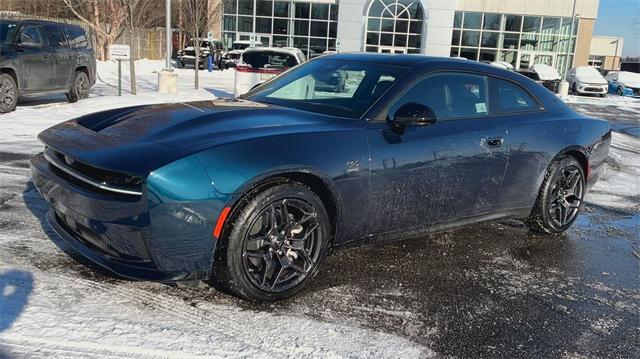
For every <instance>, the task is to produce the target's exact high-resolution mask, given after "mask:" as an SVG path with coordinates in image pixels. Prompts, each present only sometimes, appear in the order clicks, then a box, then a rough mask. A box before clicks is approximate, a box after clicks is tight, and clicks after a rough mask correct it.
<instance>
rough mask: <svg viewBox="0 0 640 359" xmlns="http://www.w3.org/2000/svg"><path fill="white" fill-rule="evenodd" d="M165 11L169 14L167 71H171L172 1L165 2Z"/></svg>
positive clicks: (166, 0)
mask: <svg viewBox="0 0 640 359" xmlns="http://www.w3.org/2000/svg"><path fill="white" fill-rule="evenodd" d="M165 11H166V13H167V16H166V19H165V41H166V47H167V53H166V55H167V59H166V63H165V69H167V70H168V71H171V0H165Z"/></svg>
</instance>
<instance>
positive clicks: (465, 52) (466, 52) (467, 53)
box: [460, 47, 478, 61]
mask: <svg viewBox="0 0 640 359" xmlns="http://www.w3.org/2000/svg"><path fill="white" fill-rule="evenodd" d="M460 57H464V58H465V59H467V60H473V61H478V49H467V48H464V47H463V48H461V49H460Z"/></svg>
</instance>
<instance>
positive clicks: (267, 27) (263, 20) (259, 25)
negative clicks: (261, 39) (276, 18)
mask: <svg viewBox="0 0 640 359" xmlns="http://www.w3.org/2000/svg"><path fill="white" fill-rule="evenodd" d="M256 32H260V33H263V34H270V33H271V18H270V17H257V18H256Z"/></svg>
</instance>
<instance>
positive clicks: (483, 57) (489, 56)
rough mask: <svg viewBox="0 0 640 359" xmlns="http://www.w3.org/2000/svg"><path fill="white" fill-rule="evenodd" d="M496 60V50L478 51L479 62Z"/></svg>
mask: <svg viewBox="0 0 640 359" xmlns="http://www.w3.org/2000/svg"><path fill="white" fill-rule="evenodd" d="M497 58H498V51H497V50H484V49H482V50H480V57H479V61H489V62H492V61H496V59H497Z"/></svg>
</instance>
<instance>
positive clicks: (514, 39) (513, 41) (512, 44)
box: [502, 34, 520, 49]
mask: <svg viewBox="0 0 640 359" xmlns="http://www.w3.org/2000/svg"><path fill="white" fill-rule="evenodd" d="M502 36H503V37H502V48H503V49H516V48H518V42H520V34H503V35H502Z"/></svg>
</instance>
